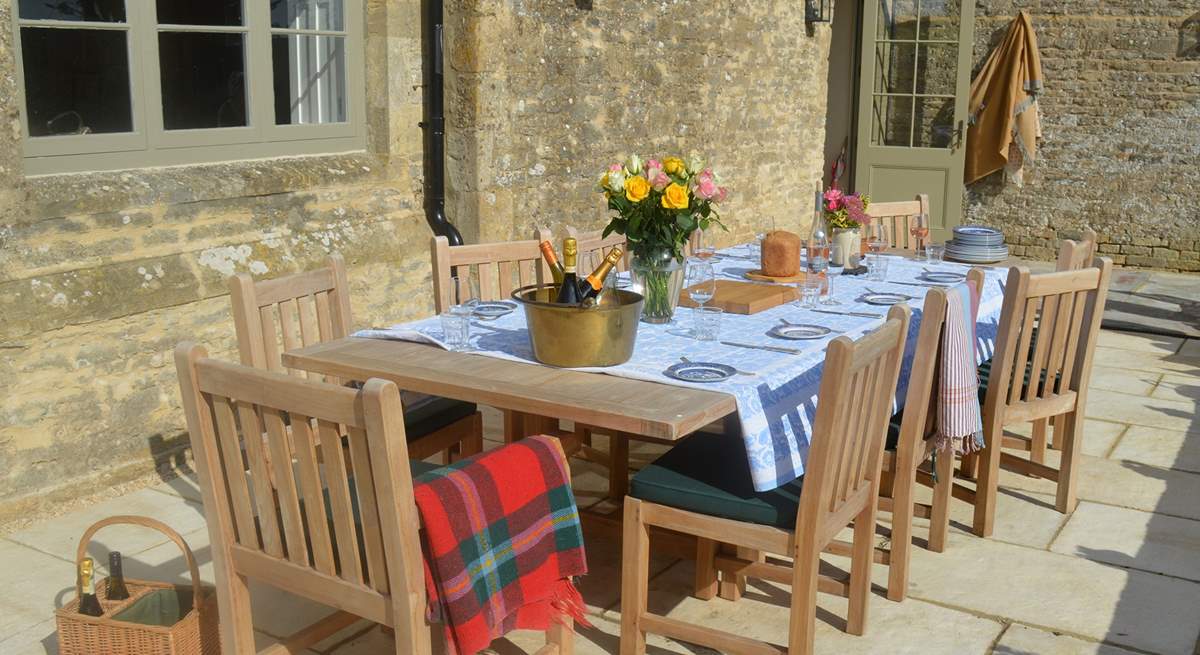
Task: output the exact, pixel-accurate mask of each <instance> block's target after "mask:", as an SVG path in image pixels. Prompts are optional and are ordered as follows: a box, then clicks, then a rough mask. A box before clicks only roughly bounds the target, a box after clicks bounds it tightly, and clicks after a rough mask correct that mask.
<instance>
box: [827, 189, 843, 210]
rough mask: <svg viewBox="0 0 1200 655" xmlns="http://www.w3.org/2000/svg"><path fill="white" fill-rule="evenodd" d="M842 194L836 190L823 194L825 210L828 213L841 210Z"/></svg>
mask: <svg viewBox="0 0 1200 655" xmlns="http://www.w3.org/2000/svg"><path fill="white" fill-rule="evenodd" d="M842 198H843V195H842V192H841V191H839V190H837V189H830V190H828V191H826V192H825V208H826V209H828V210H829V211H837V210H839V209H841V208H842Z"/></svg>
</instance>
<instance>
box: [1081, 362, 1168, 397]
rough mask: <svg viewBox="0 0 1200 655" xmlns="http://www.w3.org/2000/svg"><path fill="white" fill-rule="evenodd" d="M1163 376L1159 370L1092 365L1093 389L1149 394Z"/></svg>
mask: <svg viewBox="0 0 1200 655" xmlns="http://www.w3.org/2000/svg"><path fill="white" fill-rule="evenodd" d="M1162 377H1163V374H1162V373H1159V372H1157V371H1151V372H1141V371H1130V370H1128V369H1123V368H1109V367H1107V366H1093V367H1092V383H1091V385H1090V386H1091V388H1092V389H1103V390H1105V391H1118V392H1120V393H1125V394H1130V395H1133V396H1148V395H1150V394H1151V393H1152V392H1153V391H1154V389H1155V387H1156V386H1158V382H1159V380H1161V379H1162Z"/></svg>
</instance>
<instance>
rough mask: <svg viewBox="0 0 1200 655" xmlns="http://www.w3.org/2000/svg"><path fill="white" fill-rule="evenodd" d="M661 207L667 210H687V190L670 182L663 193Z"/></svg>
mask: <svg viewBox="0 0 1200 655" xmlns="http://www.w3.org/2000/svg"><path fill="white" fill-rule="evenodd" d="M662 206H663V207H666V208H667V209H687V208H688V190H687V187H685V186H683V185H682V184H676V183H674V182H672V183H671V184H670V185H669V186H667V188H666V190H664V191H663V199H662Z"/></svg>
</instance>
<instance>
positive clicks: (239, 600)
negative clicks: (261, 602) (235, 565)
mask: <svg viewBox="0 0 1200 655" xmlns="http://www.w3.org/2000/svg"><path fill="white" fill-rule="evenodd" d="M214 564H215V566H214V568H215V569H216V571H215V572H216V577H217V580H218V584H217V585H216V586H217V613H218V614H219V617H218V620H219V624H218V625H219V626H220V633H221V652H222V653H228V654H229V655H255V653H257V652H258V649H257V648H256V647H255V645H254V621H253V619H251V618H250V587H249V586H248V585H247V579H246V578H245V577H243V576H241V575H238V574H236V573H231V572H229V570H228V569H227V568H226V567H227V566H228V564H224V565H221V564H217V563H214ZM222 569H224V570H222ZM222 578H223V579H224V584H221V582H220V581H221V580H222Z"/></svg>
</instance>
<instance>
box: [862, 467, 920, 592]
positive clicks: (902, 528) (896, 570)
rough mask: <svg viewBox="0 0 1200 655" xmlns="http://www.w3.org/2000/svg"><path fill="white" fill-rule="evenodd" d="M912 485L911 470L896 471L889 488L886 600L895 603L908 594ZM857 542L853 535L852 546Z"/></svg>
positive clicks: (913, 478)
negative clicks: (890, 526)
mask: <svg viewBox="0 0 1200 655" xmlns="http://www.w3.org/2000/svg"><path fill="white" fill-rule="evenodd" d="M916 484H917V481H916V469H915V468H914V469H911V470H909V471H908V472H907V473H901V472H899V471H897V473H896V475H895V482H894V483H893V486H892V546H891V553H890V555H889V557H888V583H887V597H888V599H889V600H894V601H896V602H900V601H902V600H904V598H905V597H906V596H907V595H908V560H909V557H911V553H912V522H913V487H914V486H916ZM856 525H857V524H856ZM857 540H858V537H857V535H856V536H855V546H857V545H858V541H857ZM868 540H869V541H870V539H868ZM872 548H874V544H872Z"/></svg>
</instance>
